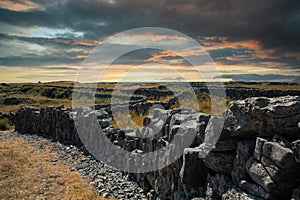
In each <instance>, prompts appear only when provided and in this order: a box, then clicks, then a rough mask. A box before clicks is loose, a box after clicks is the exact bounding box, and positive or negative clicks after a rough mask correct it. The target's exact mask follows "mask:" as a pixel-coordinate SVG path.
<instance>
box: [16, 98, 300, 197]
mask: <svg viewBox="0 0 300 200" xmlns="http://www.w3.org/2000/svg"><path fill="white" fill-rule="evenodd" d="M174 101H175V100H174ZM139 106H141V104H139V105H134V104H133V105H131V107H135V109H143V111H141V112H146V108H147V106H148V105H147V106H145V107H140V108H139ZM84 112H85V111H84ZM89 112H90V111H88V112H86V113H87V115H86V117H87V118H86V119H85V118H84V117H83V119H82V120H83V122H85V120H89V118H88V117H89V115H90V113H89ZM107 113H108V114H110V113H111V112H110V110H109V109H107V108H106V109H104V110H102V111H101V112H98V114H97V113H96V116H99V117H98V119H107V118H106V117H107V116H106V115H107ZM74 115H76V113H73V112H72V110H70V109H65V108H62V107H49V108H45V109H36V108H29V107H26V108H23V109H21V110H19V111H18V113H17V114H16V124H15V125H16V126H15V127H16V130H17V131H19V132H26V133H32V134H39V135H42V136H45V137H50V138H53V139H55V140H60V141H62V142H64V143H71V144H76V145H78V146H81V145H82V144H81V140H80V138H79V136H78V133H77V130H76V128H75V126H74ZM104 116H105V117H104ZM224 117H225V122H226V123H225V127H224V129H223V131H222V134H221V136H220V138H218V136H217V135H216V132H217V131H216V130H218V129H219V128H220V126H221V124H222V123H221V122H222V120H221V119H223V118H221V117H217V116H210V115H206V114H203V113H198V112H195V111H193V110H190V109H174V110H164V109H154V110H153V112H152V115H151V116H148V117H147V118H145V119H144V122H143V124H144V127H143V128H141V129H138V130H137V131H134V130H127V129H126V130H125V129H115V128H113V127H110V126H109V127H107V128H104V134H105V135H106V137H107V138H108V141H110V142H112V143H113V144H115V145H117V146H119V148H122V149H125V150H126V151H129V152H134V153H147V152H156V151H157V150H159V149H163V148H165V147H171V148H170V149H172V151H170V152H168V153H169V155H173V154H172V153H174V152H173V149H174V150H175V145H176V147H177V148H176V151H182V152H181V153H182V154H183V155H182V156H180V157H178V159H177V160H176V161H175V162H173V163H172V164H170V165H168V166H166V167H164V168H162V169H160V170H157V171H153V172H148V173H138V174H133V173H128V174H127V176H128V177H129V178H130V180H134V181H135V182H137V183H138V184H139V185H140V187H142V188H143V189H144V191H145V193H147V198H148V199H161V200H162V199H178V200H181V199H193V198H194V199H196V198H198V199H203V198H206V199H247V200H249V199H275V200H276V199H291V198H292V195H293V198H294V199H297V198H298V197H297V195H298V192H299V188H298V189H295V188H297V187H299V185H300V174H299V173H298V172H299V171H300V168H299V166H300V164H299V152H300V150H299V146H300V142H299V141H300V135H299V134H300V130H299V129H300V127H299V122H300V97H299V96H294V97H292V96H285V97H278V98H266V97H254V98H248V99H245V100H240V101H235V102H233V103H231V106H230V109H229V110H227V111H226V112H225V113H224ZM214 122H215V123H216V124H214ZM83 124H84V123H83ZM221 128H222V127H221ZM86 132H87V133H89V129H88V128H87V129H86ZM174 141H175V144H172V142H174ZM207 141H210V142H211V143H214V142H216V144H215V145H213V144H209V145H208V146H206V147H212V151H211V152H210V153H209V154H208V155H207V156H205V157H203V158H202V157H201V156H200V154H201V155H202V153H203V149H200V147H201V145H202V144H203V143H204V142H207ZM105 145H106V144H102V146H101V148H102V149H101V151H106V149H105ZM172 145H173V146H172ZM178 149H179V150H178ZM184 152H185V153H184ZM200 152H201V153H200ZM177 153H178V152H177ZM109 159H116V160H117V158H116V156H114V157H111V158H109ZM159 159H162V160H167V159H169V158H167V157H159ZM130 162H132V160H128V163H130ZM133 162H134V161H133ZM155 162H156V161H155V160H153V161H150V162H149V163H150V164H155ZM97 173H98V172H95V175H96V174H97ZM107 192H109V191H107ZM120 193H121V192H120ZM123 193H126V192H124V191H123ZM129 196H131V195H129ZM129 196H126V197H124V198H125V199H130V197H129Z"/></svg>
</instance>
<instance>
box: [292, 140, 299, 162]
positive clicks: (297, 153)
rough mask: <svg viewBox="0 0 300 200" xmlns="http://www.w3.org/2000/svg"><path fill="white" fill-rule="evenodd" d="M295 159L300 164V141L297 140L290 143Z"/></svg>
mask: <svg viewBox="0 0 300 200" xmlns="http://www.w3.org/2000/svg"><path fill="white" fill-rule="evenodd" d="M292 147H293V151H294V156H295V159H296V161H297V162H298V163H300V140H297V141H295V142H293V143H292Z"/></svg>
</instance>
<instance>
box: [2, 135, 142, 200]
mask: <svg viewBox="0 0 300 200" xmlns="http://www.w3.org/2000/svg"><path fill="white" fill-rule="evenodd" d="M11 137H15V138H23V139H25V140H26V141H27V142H28V143H29V144H30V143H32V144H34V145H36V147H37V148H38V149H43V148H45V147H46V146H48V147H49V148H50V151H51V152H55V153H57V154H58V156H59V159H54V160H51V162H52V163H53V164H54V165H55V164H59V163H61V162H66V163H67V164H69V166H73V167H72V168H70V169H69V170H70V171H75V170H76V171H78V172H79V173H80V175H81V176H83V177H87V178H89V180H90V181H91V184H92V185H93V186H95V188H96V189H97V190H98V191H99V194H100V195H101V196H103V197H109V198H117V199H137V200H138V199H146V196H145V195H144V194H143V190H142V189H141V188H140V187H139V186H138V185H137V184H136V183H134V182H132V181H129V180H128V178H127V177H126V176H124V175H122V173H121V172H119V171H117V170H115V169H113V168H111V167H110V166H107V165H105V164H104V163H101V162H98V161H96V160H95V159H94V158H92V157H91V155H88V154H86V153H85V152H83V151H81V150H80V149H78V148H77V147H75V146H73V145H63V144H61V143H59V142H53V141H51V140H46V139H44V138H41V137H39V136H36V135H27V134H25V135H24V134H19V133H17V132H13V133H11V134H1V135H0V140H7V139H9V138H11Z"/></svg>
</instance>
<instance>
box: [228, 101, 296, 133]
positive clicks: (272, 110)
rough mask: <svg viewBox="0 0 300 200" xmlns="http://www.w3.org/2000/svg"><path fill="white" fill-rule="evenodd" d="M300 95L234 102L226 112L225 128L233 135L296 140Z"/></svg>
mask: <svg viewBox="0 0 300 200" xmlns="http://www.w3.org/2000/svg"><path fill="white" fill-rule="evenodd" d="M299 121H300V96H283V97H278V98H266V97H252V98H247V99H245V100H238V101H233V102H232V103H231V104H230V110H229V111H227V112H226V128H227V129H229V130H231V131H232V135H240V136H243V135H262V136H270V135H274V134H275V133H278V134H281V135H288V136H290V137H298V138H299V133H300V127H299V126H298V123H299Z"/></svg>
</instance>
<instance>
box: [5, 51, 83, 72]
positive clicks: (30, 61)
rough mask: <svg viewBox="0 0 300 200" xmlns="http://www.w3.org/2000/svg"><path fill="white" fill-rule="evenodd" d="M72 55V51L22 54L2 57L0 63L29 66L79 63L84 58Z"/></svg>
mask: <svg viewBox="0 0 300 200" xmlns="http://www.w3.org/2000/svg"><path fill="white" fill-rule="evenodd" d="M72 56H73V54H72V53H65V54H61V55H43V56H42V55H38V54H29V55H22V56H9V57H0V65H3V66H27V67H41V66H46V65H60V64H61V63H63V64H76V65H78V64H80V62H82V60H83V59H79V58H75V57H72ZM46 67H47V66H46ZM44 68H45V67H44Z"/></svg>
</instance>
